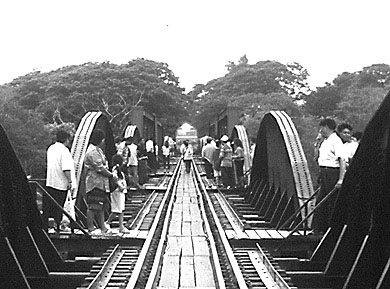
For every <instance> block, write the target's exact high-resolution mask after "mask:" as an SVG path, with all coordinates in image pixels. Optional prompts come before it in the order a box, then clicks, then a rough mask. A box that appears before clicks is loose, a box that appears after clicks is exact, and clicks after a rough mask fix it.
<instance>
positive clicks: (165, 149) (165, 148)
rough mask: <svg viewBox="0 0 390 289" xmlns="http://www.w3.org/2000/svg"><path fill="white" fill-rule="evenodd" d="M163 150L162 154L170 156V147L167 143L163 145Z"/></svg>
mask: <svg viewBox="0 0 390 289" xmlns="http://www.w3.org/2000/svg"><path fill="white" fill-rule="evenodd" d="M161 150H162V154H163V155H164V156H166V157H167V156H169V154H170V148H169V147H166V146H165V145H163V146H162V147H161Z"/></svg>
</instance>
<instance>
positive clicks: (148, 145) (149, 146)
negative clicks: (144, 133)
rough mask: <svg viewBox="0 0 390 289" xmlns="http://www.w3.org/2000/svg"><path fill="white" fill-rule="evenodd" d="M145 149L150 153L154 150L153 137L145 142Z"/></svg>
mask: <svg viewBox="0 0 390 289" xmlns="http://www.w3.org/2000/svg"><path fill="white" fill-rule="evenodd" d="M145 149H146V151H147V152H148V153H149V152H153V150H154V148H153V141H152V140H151V139H149V140H147V141H146V143H145Z"/></svg>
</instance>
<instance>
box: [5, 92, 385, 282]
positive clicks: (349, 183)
mask: <svg viewBox="0 0 390 289" xmlns="http://www.w3.org/2000/svg"><path fill="white" fill-rule="evenodd" d="M389 111H390V96H389V95H388V96H387V97H386V98H385V100H384V102H383V103H382V105H381V106H380V107H379V109H378V111H377V112H376V114H375V115H374V117H373V118H372V120H371V121H370V123H369V124H368V126H367V128H366V130H365V132H364V135H363V138H362V140H361V144H360V146H359V149H358V151H357V153H356V155H355V158H354V160H353V162H352V163H351V165H350V168H349V170H348V172H347V174H346V177H345V181H344V184H343V186H342V188H341V190H339V191H334V192H332V194H335V195H336V199H337V201H336V205H335V209H334V214H333V216H332V223H331V225H330V227H329V228H328V230H327V232H326V233H325V234H324V235H323V236H316V235H312V234H311V218H312V216H313V214H315V213H316V209H317V208H319V207H320V206H322V205H323V204H324V203H325V202H326V199H324V200H323V201H322V202H321V203H316V202H315V197H316V194H317V191H315V190H314V189H313V185H312V182H311V177H310V172H309V169H308V165H307V161H306V158H305V155H304V153H303V149H302V146H301V143H300V140H299V136H298V133H297V130H296V128H295V126H294V124H293V122H292V120H291V119H290V117H289V116H288V115H287V114H286V113H285V112H282V111H271V112H269V113H268V114H266V115H265V117H264V118H263V120H262V121H261V123H260V126H259V131H258V135H257V139H256V150H255V153H254V158H253V160H251V159H250V158H249V157H248V155H249V153H248V150H249V144H248V139H247V135H246V132H245V128H244V127H242V126H239V125H234V126H232V125H229V127H230V129H231V131H229V132H227V133H228V134H230V135H231V136H232V137H239V138H240V139H241V140H242V142H243V144H244V150H245V155H246V160H245V171H246V172H247V174H248V182H247V183H246V184H245V185H243V186H239V187H236V188H233V189H223V188H218V187H216V186H213V181H212V180H210V179H208V178H207V177H206V174H205V168H204V162H203V160H202V158H200V157H199V156H195V157H194V159H193V161H192V164H191V171H190V173H186V172H185V169H184V164H183V160H182V159H181V158H179V157H176V158H174V159H173V160H172V165H171V168H170V170H168V171H163V170H161V169H160V170H157V171H156V172H153V173H152V174H150V175H149V176H148V180H147V181H146V182H145V183H144V188H143V189H133V190H130V192H129V194H128V198H127V200H126V209H125V216H124V218H125V222H126V226H127V227H128V229H129V232H126V233H120V232H119V230H118V228H116V226H117V224H115V223H114V224H113V227H114V228H113V233H112V234H109V235H90V234H89V233H88V232H87V230H86V229H85V228H86V224H85V213H84V211H85V207H84V206H85V204H84V201H83V200H84V195H83V182H84V180H83V175H84V174H83V160H84V156H85V151H86V146H87V145H88V143H89V137H90V135H91V133H92V132H93V131H94V130H95V129H98V128H99V129H103V130H104V131H105V132H106V139H107V141H106V144H105V146H106V147H105V153H106V154H107V156H108V159H111V158H110V156H112V155H113V154H115V144H114V138H113V136H112V132H111V129H110V125H109V123H108V121H107V119H106V118H105V116H104V115H103V114H102V113H101V112H89V113H87V114H86V115H85V116H84V117H83V119H82V120H81V121H80V124H79V126H78V129H77V132H76V136H75V140H74V142H73V145H72V156H73V158H74V160H75V169H76V176H77V182H78V183H79V191H78V198H77V201H76V202H75V203H74V204H71V205H72V206H74V209H75V214H72V213H70V212H68V211H67V210H65V209H64V215H65V216H66V217H67V218H68V219H69V221H70V223H71V230H69V232H61V233H60V234H51V233H48V232H46V231H45V230H44V229H43V224H42V220H41V216H40V211H39V209H38V205H37V196H40V195H42V194H48V193H47V191H46V189H45V186H44V182H42V180H28V179H27V177H26V175H25V174H24V172H23V169H22V167H21V165H20V163H19V161H18V159H17V157H16V155H15V152H14V150H13V148H12V146H11V144H10V143H9V141H8V138H7V134H6V132H5V131H4V130H3V129H2V127H0V141H1V146H0V147H1V153H0V160H1V161H0V198H1V206H0V242H1V244H0V248H1V250H0V254H1V260H2V261H1V263H0V264H1V270H0V287H1V288H64V289H65V288H345V289H347V288H378V289H379V288H390V278H389V272H388V271H389V267H390V259H389V256H390V250H389V244H390V242H389V238H390V233H389V230H390V226H388V222H389V221H388V220H389V215H390V205H389V203H390V202H389V198H390V195H389V194H388V190H389V187H390V185H389V184H388V182H389V181H388V180H389V178H388V177H387V176H388V175H389V173H390V172H389V170H390V169H389V168H390V162H389V160H388V155H389V153H388V152H389V149H388V148H389V135H390V134H389V128H390V119H389V118H390V113H389ZM144 117H145V115H144ZM140 119H142V118H140ZM221 119H223V120H224V123H225V126H224V127H227V126H226V123H230V122H227V120H226V119H225V118H223V117H222V118H221ZM145 123H147V125H148V127H149V126H150V127H151V128H154V129H156V130H155V132H154V135H158V134H157V127H158V126H157V125H156V124H149V123H150V121H149V122H145ZM145 127H146V124H145ZM145 127H144V125H143V124H142V129H141V125H137V124H134V123H131V124H127V125H126V126H125V128H124V130H123V134H124V136H125V135H130V136H133V137H138V138H142V137H144V136H143V132H145V131H148V130H147V129H145ZM149 131H151V130H149ZM160 134H161V132H160ZM53 202H54V200H53Z"/></svg>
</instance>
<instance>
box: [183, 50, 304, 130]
mask: <svg viewBox="0 0 390 289" xmlns="http://www.w3.org/2000/svg"><path fill="white" fill-rule="evenodd" d="M227 68H228V71H229V72H228V73H227V74H226V75H225V76H224V77H221V78H217V79H213V80H211V81H209V82H208V83H207V84H206V85H196V86H195V87H194V89H193V91H191V92H190V93H189V98H188V101H189V102H190V103H191V104H192V106H191V108H192V110H191V111H190V115H191V117H192V119H195V120H196V121H195V126H196V127H197V128H198V131H199V132H200V133H201V134H202V133H204V134H207V132H208V125H209V123H211V122H213V121H215V114H216V112H219V111H221V110H222V109H223V108H225V107H226V106H227V105H228V104H233V103H237V102H240V101H239V100H237V99H238V98H240V97H241V96H247V95H251V96H256V95H262V96H263V97H264V95H268V94H271V95H272V96H271V97H272V98H273V100H272V102H273V103H278V101H279V100H278V97H279V96H281V95H284V96H286V97H289V98H290V100H291V103H293V102H294V101H295V100H298V99H300V96H299V91H301V92H302V93H303V92H304V91H307V89H308V85H307V84H305V82H306V78H307V76H308V74H307V72H306V70H305V69H303V68H302V67H301V66H300V65H299V64H297V63H294V64H291V65H290V66H288V65H283V64H281V63H279V62H276V61H260V62H257V63H256V64H254V65H249V64H248V60H247V58H246V56H243V57H241V59H240V60H239V62H238V64H235V63H233V62H229V63H228V65H227ZM304 88H305V89H304ZM290 93H291V94H290ZM244 98H245V97H244ZM245 99H246V100H245V102H240V103H241V104H242V105H244V107H243V111H244V110H245V109H246V108H247V107H252V105H253V108H255V107H257V106H258V105H261V104H262V103H261V102H260V103H258V102H257V98H256V99H251V97H249V98H245ZM281 102H282V103H283V102H284V100H281ZM241 104H240V105H241ZM282 106H283V105H282ZM247 121H249V119H247Z"/></svg>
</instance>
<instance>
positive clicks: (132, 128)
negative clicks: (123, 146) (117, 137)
mask: <svg viewBox="0 0 390 289" xmlns="http://www.w3.org/2000/svg"><path fill="white" fill-rule="evenodd" d="M129 137H132V138H134V140H135V142H138V141H139V140H140V139H141V134H140V132H139V129H138V127H137V126H136V125H132V124H128V125H127V126H126V127H125V129H124V131H123V138H129Z"/></svg>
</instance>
